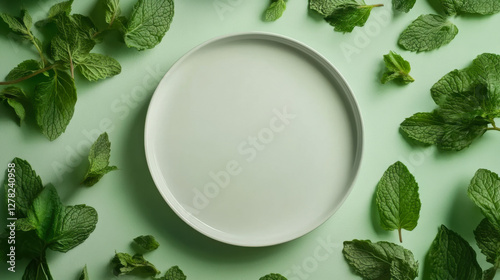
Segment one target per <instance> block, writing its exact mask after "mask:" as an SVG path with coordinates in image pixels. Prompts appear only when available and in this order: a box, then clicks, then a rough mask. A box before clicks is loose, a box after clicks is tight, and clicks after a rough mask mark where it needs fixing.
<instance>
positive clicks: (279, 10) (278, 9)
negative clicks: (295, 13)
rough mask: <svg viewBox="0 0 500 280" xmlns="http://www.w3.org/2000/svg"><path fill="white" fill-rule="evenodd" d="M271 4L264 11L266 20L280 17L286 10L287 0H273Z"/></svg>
mask: <svg viewBox="0 0 500 280" xmlns="http://www.w3.org/2000/svg"><path fill="white" fill-rule="evenodd" d="M271 1H272V2H271V4H270V5H269V7H268V8H267V9H266V12H265V13H264V20H265V21H275V20H277V19H279V18H280V17H281V16H282V15H283V12H284V11H285V10H286V2H285V0H271Z"/></svg>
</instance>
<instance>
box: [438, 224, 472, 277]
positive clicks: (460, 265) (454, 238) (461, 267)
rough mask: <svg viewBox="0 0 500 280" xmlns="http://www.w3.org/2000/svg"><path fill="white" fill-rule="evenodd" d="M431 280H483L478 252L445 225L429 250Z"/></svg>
mask: <svg viewBox="0 0 500 280" xmlns="http://www.w3.org/2000/svg"><path fill="white" fill-rule="evenodd" d="M429 265H430V277H429V279H431V280H442V279H457V280H481V279H482V270H481V267H480V266H479V264H478V263H477V260H476V252H474V249H472V247H471V246H470V245H469V243H468V242H467V241H465V240H464V239H463V238H462V237H461V236H460V235H459V234H457V233H456V232H454V231H452V230H449V229H448V228H446V227H445V226H444V225H442V226H441V227H440V228H439V232H438V234H437V235H436V238H435V239H434V241H433V242H432V245H431V249H430V250H429Z"/></svg>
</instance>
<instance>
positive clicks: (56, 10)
mask: <svg viewBox="0 0 500 280" xmlns="http://www.w3.org/2000/svg"><path fill="white" fill-rule="evenodd" d="M71 5H73V0H69V1H64V2H60V3H57V4H54V5H53V6H52V7H50V9H49V18H53V17H56V16H58V15H59V14H65V15H67V16H69V14H70V13H71Z"/></svg>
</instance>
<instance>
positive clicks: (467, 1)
mask: <svg viewBox="0 0 500 280" xmlns="http://www.w3.org/2000/svg"><path fill="white" fill-rule="evenodd" d="M441 4H442V5H443V8H444V12H445V13H446V14H447V15H449V16H454V15H456V14H480V15H491V14H495V13H498V12H500V2H499V1H497V0H476V1H474V0H441Z"/></svg>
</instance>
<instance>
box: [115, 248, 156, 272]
mask: <svg viewBox="0 0 500 280" xmlns="http://www.w3.org/2000/svg"><path fill="white" fill-rule="evenodd" d="M111 264H112V265H113V273H114V275H116V276H120V275H136V276H142V277H154V276H156V275H157V274H159V273H160V271H158V270H157V269H156V267H155V266H154V265H153V264H152V263H150V262H148V261H147V260H145V259H144V257H143V256H142V255H140V254H135V255H133V256H131V255H129V254H127V253H116V254H115V256H114V258H113V259H112V260H111Z"/></svg>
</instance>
